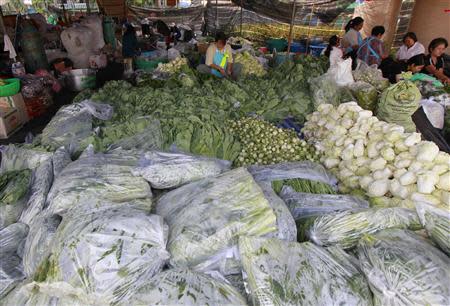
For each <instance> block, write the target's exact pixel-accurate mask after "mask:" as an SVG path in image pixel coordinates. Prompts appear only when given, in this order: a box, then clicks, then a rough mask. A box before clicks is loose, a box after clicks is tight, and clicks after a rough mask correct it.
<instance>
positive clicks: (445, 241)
mask: <svg viewBox="0 0 450 306" xmlns="http://www.w3.org/2000/svg"><path fill="white" fill-rule="evenodd" d="M416 209H417V214H418V215H419V218H420V222H421V223H422V225H423V227H424V228H425V230H426V231H427V233H428V236H430V237H431V239H432V240H433V241H434V242H436V243H437V244H438V246H439V247H440V248H441V249H442V250H443V251H444V252H445V253H447V255H450V239H449V233H450V211H449V208H448V206H445V205H442V206H434V205H430V204H427V203H421V202H419V203H416Z"/></svg>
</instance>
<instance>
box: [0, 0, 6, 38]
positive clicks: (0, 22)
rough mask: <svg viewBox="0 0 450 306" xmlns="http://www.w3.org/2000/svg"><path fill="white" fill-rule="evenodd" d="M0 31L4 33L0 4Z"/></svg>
mask: <svg viewBox="0 0 450 306" xmlns="http://www.w3.org/2000/svg"><path fill="white" fill-rule="evenodd" d="M0 32H2V33H3V34H5V35H6V29H5V24H4V23H3V11H2V7H1V6H0Z"/></svg>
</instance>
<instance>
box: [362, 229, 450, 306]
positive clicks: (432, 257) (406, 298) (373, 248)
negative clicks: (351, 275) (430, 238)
mask: <svg viewBox="0 0 450 306" xmlns="http://www.w3.org/2000/svg"><path fill="white" fill-rule="evenodd" d="M358 255H359V260H360V262H361V267H362V269H363V271H364V273H365V275H366V277H367V280H368V282H369V285H370V288H371V289H372V292H373V294H374V304H375V305H386V306H391V305H392V306H393V305H449V304H450V298H449V297H450V287H449V285H448V280H449V279H450V272H449V271H450V270H449V266H450V260H449V258H448V257H447V256H446V255H445V254H444V253H442V252H441V251H440V250H438V249H436V248H435V247H433V246H432V245H431V244H430V243H428V242H427V241H426V240H424V239H423V238H422V237H420V236H418V235H416V234H415V233H413V232H410V231H405V230H398V229H391V230H384V231H381V232H379V233H376V234H373V235H367V236H365V237H363V238H362V239H361V241H360V242H359V245H358Z"/></svg>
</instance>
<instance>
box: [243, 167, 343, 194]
mask: <svg viewBox="0 0 450 306" xmlns="http://www.w3.org/2000/svg"><path fill="white" fill-rule="evenodd" d="M248 171H249V172H250V173H251V174H252V176H253V177H254V178H255V180H256V181H257V182H260V181H268V182H272V181H280V180H287V179H294V178H301V179H307V180H312V181H318V182H322V183H325V184H328V185H331V186H333V187H336V188H337V179H336V177H335V176H334V175H333V174H331V173H330V172H328V171H327V170H326V169H325V168H324V167H323V166H322V165H320V164H316V163H313V162H310V161H304V162H291V163H283V164H276V165H269V166H250V167H248Z"/></svg>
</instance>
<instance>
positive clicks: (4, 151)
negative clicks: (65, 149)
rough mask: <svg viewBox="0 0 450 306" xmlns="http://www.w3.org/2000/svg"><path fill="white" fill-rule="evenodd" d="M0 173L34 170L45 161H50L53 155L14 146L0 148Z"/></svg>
mask: <svg viewBox="0 0 450 306" xmlns="http://www.w3.org/2000/svg"><path fill="white" fill-rule="evenodd" d="M0 152H1V156H2V159H1V164H0V173H3V172H6V171H12V170H24V169H35V168H37V167H38V166H39V165H41V164H42V163H44V162H45V161H48V160H51V158H52V156H53V154H52V153H49V152H45V151H38V150H32V149H25V148H21V147H18V146H15V145H12V144H11V145H8V146H0Z"/></svg>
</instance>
